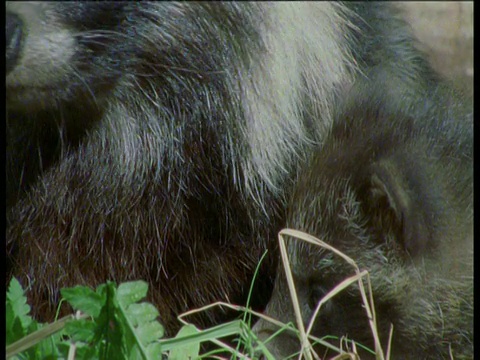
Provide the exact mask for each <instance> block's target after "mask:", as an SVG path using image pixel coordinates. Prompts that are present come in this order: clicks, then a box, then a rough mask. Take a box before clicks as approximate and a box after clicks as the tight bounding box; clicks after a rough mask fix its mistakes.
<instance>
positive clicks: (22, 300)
mask: <svg viewBox="0 0 480 360" xmlns="http://www.w3.org/2000/svg"><path fill="white" fill-rule="evenodd" d="M7 304H10V305H9V306H10V308H9V309H10V311H11V312H12V313H11V314H10V324H12V319H13V318H18V319H19V321H20V323H21V326H22V328H23V329H27V328H28V327H29V326H30V324H31V323H32V321H33V320H32V317H31V316H30V315H29V313H30V305H28V304H27V297H26V296H25V291H24V290H23V289H22V286H21V285H20V283H19V282H18V280H17V279H16V278H12V280H10V285H9V287H8V291H7ZM7 314H8V313H7ZM12 314H13V317H12V316H11V315H12ZM7 320H8V319H7ZM7 329H8V322H7Z"/></svg>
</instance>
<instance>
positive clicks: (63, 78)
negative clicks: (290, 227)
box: [6, 2, 436, 334]
mask: <svg viewBox="0 0 480 360" xmlns="http://www.w3.org/2000/svg"><path fill="white" fill-rule="evenodd" d="M6 11H7V13H6V34H7V41H6V68H7V75H6V88H7V95H6V98H7V99H6V100H7V157H6V158H7V163H6V179H7V235H6V236H7V256H8V260H9V267H8V270H7V272H8V273H7V280H8V279H9V278H10V277H11V276H12V275H14V276H16V277H18V278H19V279H20V281H21V282H22V284H23V285H24V286H27V284H28V286H29V292H28V296H29V301H30V302H31V304H32V305H33V306H32V308H33V310H34V312H35V313H36V315H37V316H38V317H39V318H41V319H44V320H46V319H51V318H52V316H53V310H54V309H55V306H56V303H57V302H58V300H59V289H60V288H62V287H65V286H72V285H75V284H88V285H91V286H95V285H97V284H99V283H101V282H104V281H105V280H107V279H110V280H115V281H118V282H120V281H126V280H131V279H145V280H147V281H148V282H149V284H150V300H151V301H153V302H154V303H155V304H156V305H157V306H158V308H159V311H160V314H161V321H162V322H163V323H164V325H165V326H166V329H167V333H169V334H171V333H172V332H173V331H175V330H176V328H177V322H176V320H175V317H176V315H178V314H179V313H181V312H183V311H185V310H187V309H189V308H193V307H198V306H201V305H205V304H207V303H211V302H213V301H218V300H227V301H232V302H237V303H241V302H242V301H243V299H244V296H245V294H246V292H247V291H248V288H249V285H250V281H251V278H252V275H253V271H254V269H255V267H256V265H257V263H258V260H259V258H260V256H261V255H262V254H263V253H264V251H265V250H266V249H272V250H274V248H275V243H276V241H275V234H276V232H277V231H278V230H279V228H280V225H281V224H283V219H284V216H283V214H284V209H285V195H286V194H288V193H289V189H290V187H291V184H292V177H293V174H295V172H296V169H297V167H298V165H299V164H301V163H302V162H303V159H304V158H305V157H306V155H307V154H308V152H309V149H310V148H311V147H312V145H314V144H316V145H318V144H321V142H322V141H323V137H324V134H325V132H326V129H328V128H329V126H330V124H331V113H332V111H333V110H334V109H335V107H336V105H335V104H336V101H337V99H338V98H341V97H342V96H343V94H344V92H345V91H346V89H348V88H349V87H351V85H352V84H353V83H354V82H355V81H356V79H357V78H359V77H361V78H364V77H367V78H369V77H373V76H377V75H379V76H380V78H381V74H383V73H388V74H394V75H398V79H399V82H401V83H402V84H404V85H405V86H404V87H405V89H407V91H406V93H408V94H406V95H405V97H409V96H411V97H412V98H415V97H416V94H417V93H418V92H419V91H422V89H424V88H428V87H429V86H431V85H432V84H434V83H435V81H436V80H435V79H436V77H435V74H434V73H433V72H432V71H431V70H430V67H429V66H428V64H427V63H426V62H425V60H424V58H423V57H422V56H421V55H420V54H418V53H417V51H416V50H415V48H414V46H413V40H412V39H411V37H410V34H409V32H408V29H407V27H406V26H405V24H404V23H403V22H402V20H401V19H400V17H398V16H397V14H396V11H395V10H394V9H393V8H391V7H390V5H388V4H375V5H371V4H364V3H346V4H340V3H326V2H318V3H317V2H309V3H283V2H281V3H273V2H272V3H265V2H260V3H232V2H226V3H215V4H213V3H206V2H201V3H190V2H180V3H170V2H9V3H7V5H6ZM270 253H272V252H270ZM274 262H275V257H274V256H270V257H269V259H267V261H266V262H265V264H264V266H263V268H262V274H261V276H260V278H261V279H263V281H264V284H259V288H265V289H266V290H265V294H264V295H265V296H268V295H269V293H268V292H269V286H268V285H269V284H270V283H272V282H273V281H272V280H271V279H272V276H273V274H274V272H275V266H274V265H273V263H274ZM270 289H271V287H270ZM254 299H257V300H258V302H257V304H258V305H259V306H261V305H262V304H263V305H265V303H266V301H265V299H266V297H263V296H262V292H261V291H260V292H259V293H258V296H256V297H254ZM254 305H255V304H254ZM223 316H224V315H223V314H221V313H215V312H211V313H209V314H205V316H204V317H203V318H202V319H200V320H201V322H202V323H203V324H205V325H206V324H211V323H215V322H216V321H218V320H219V319H221V318H222V317H223Z"/></svg>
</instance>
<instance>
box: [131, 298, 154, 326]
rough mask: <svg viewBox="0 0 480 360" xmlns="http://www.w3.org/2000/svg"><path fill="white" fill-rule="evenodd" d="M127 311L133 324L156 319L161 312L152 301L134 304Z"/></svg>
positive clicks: (136, 324)
mask: <svg viewBox="0 0 480 360" xmlns="http://www.w3.org/2000/svg"><path fill="white" fill-rule="evenodd" d="M125 313H126V315H127V317H128V319H129V320H130V322H131V323H132V325H133V326H135V327H136V326H138V325H139V324H145V323H147V322H149V321H154V320H155V319H156V318H157V317H158V315H159V313H158V310H157V308H156V307H155V306H153V305H152V304H150V303H146V302H145V303H140V304H132V305H130V306H129V307H128V308H127V309H126V310H125Z"/></svg>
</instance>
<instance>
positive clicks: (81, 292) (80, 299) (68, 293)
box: [60, 286, 105, 318]
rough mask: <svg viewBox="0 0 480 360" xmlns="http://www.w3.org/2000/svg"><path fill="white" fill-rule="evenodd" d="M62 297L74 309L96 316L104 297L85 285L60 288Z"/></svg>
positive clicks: (98, 313)
mask: <svg viewBox="0 0 480 360" xmlns="http://www.w3.org/2000/svg"><path fill="white" fill-rule="evenodd" d="M60 292H61V294H62V296H63V298H64V299H65V300H67V301H68V302H69V304H70V305H72V307H73V308H74V309H75V310H80V311H82V312H84V313H85V314H88V315H90V316H92V317H93V318H97V317H98V316H99V315H100V311H101V309H102V306H103V304H104V303H105V298H104V297H103V296H102V295H101V294H99V293H98V291H97V292H95V291H93V290H92V289H90V288H88V287H86V286H75V287H73V288H65V289H61V290H60Z"/></svg>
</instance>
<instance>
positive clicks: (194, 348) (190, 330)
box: [168, 325, 200, 360]
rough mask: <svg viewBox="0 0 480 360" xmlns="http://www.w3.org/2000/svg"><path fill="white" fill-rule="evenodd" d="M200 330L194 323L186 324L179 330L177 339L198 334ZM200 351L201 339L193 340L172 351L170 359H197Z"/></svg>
mask: <svg viewBox="0 0 480 360" xmlns="http://www.w3.org/2000/svg"><path fill="white" fill-rule="evenodd" d="M198 333H199V331H198V329H197V328H195V326H193V325H185V326H183V327H182V328H181V329H180V331H179V332H178V334H177V336H175V339H180V338H184V337H189V336H190V335H194V334H198ZM199 352H200V341H193V342H190V343H188V344H186V345H184V346H179V347H176V348H174V349H172V350H171V351H170V353H169V354H168V359H169V360H184V359H196V358H198V353H199Z"/></svg>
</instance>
